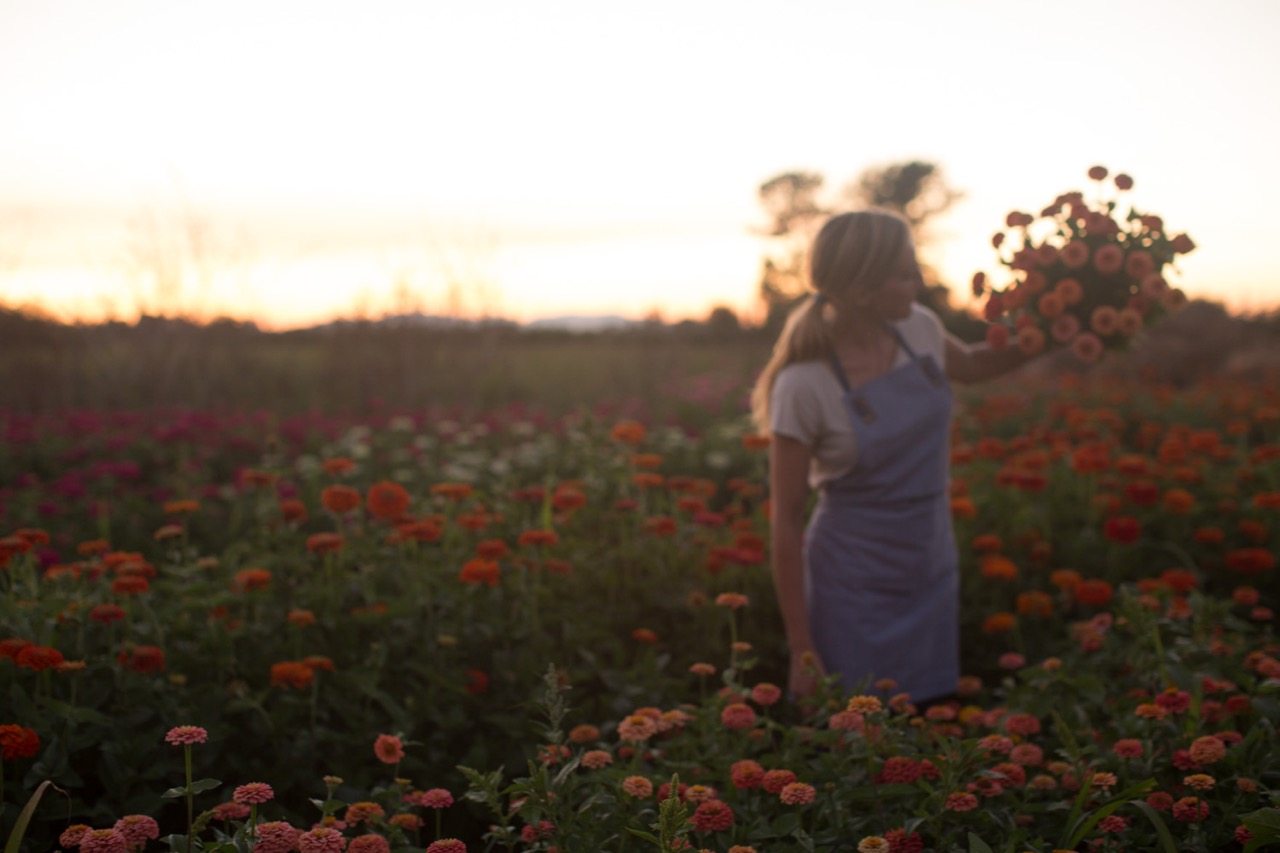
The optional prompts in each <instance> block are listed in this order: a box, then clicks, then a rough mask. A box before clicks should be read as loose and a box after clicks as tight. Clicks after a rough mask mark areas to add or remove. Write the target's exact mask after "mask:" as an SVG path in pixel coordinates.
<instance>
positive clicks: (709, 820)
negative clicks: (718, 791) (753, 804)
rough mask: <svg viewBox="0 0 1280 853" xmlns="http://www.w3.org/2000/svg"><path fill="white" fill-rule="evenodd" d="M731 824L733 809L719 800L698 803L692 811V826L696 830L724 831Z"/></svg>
mask: <svg viewBox="0 0 1280 853" xmlns="http://www.w3.org/2000/svg"><path fill="white" fill-rule="evenodd" d="M732 826H733V809H731V808H730V807H729V804H728V803H724V802H721V801H720V800H707V801H706V802H705V803H699V804H698V808H697V810H696V811H694V813H693V828H694V829H696V830H697V831H698V832H724V831H725V830H727V829H730V828H731V827H732Z"/></svg>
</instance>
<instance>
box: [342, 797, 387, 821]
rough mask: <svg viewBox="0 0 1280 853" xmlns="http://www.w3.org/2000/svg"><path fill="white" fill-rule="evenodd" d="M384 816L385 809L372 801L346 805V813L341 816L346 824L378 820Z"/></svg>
mask: <svg viewBox="0 0 1280 853" xmlns="http://www.w3.org/2000/svg"><path fill="white" fill-rule="evenodd" d="M384 816H386V811H385V810H384V809H383V808H382V806H380V805H378V804H377V803H374V802H369V801H364V802H359V803H352V804H351V805H349V806H347V811H346V814H344V815H343V816H342V820H343V821H344V822H345V823H347V824H348V825H354V824H357V823H366V822H369V821H375V820H380V819H381V818H383V817H384Z"/></svg>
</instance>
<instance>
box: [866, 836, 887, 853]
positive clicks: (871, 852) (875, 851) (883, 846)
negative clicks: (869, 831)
mask: <svg viewBox="0 0 1280 853" xmlns="http://www.w3.org/2000/svg"><path fill="white" fill-rule="evenodd" d="M891 850H892V848H891V847H890V846H889V841H888V839H886V838H883V837H882V836H879V835H867V836H864V837H863V839H862V840H861V841H859V842H858V853H890V851H891Z"/></svg>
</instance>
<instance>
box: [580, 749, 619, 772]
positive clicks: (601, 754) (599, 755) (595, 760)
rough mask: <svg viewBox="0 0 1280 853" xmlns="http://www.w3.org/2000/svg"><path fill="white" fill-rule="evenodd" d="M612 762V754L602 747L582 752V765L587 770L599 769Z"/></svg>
mask: <svg viewBox="0 0 1280 853" xmlns="http://www.w3.org/2000/svg"><path fill="white" fill-rule="evenodd" d="M612 763H613V756H612V755H610V754H609V753H607V752H605V751H604V750H603V749H591V750H587V751H586V752H584V753H583V754H582V766H583V767H585V768H587V769H588V770H600V769H602V768H604V767H608V766H609V765H610V764H612Z"/></svg>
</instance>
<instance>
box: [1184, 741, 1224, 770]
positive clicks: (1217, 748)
mask: <svg viewBox="0 0 1280 853" xmlns="http://www.w3.org/2000/svg"><path fill="white" fill-rule="evenodd" d="M1187 751H1188V752H1189V753H1190V755H1191V760H1192V761H1194V762H1195V763H1196V764H1214V763H1216V762H1218V761H1221V760H1222V759H1223V758H1224V757H1225V756H1226V754H1227V748H1226V747H1225V746H1223V744H1222V741H1220V740H1218V739H1217V738H1216V737H1214V736H1212V735H1205V736H1204V737H1198V738H1196V739H1195V740H1193V741H1192V742H1191V748H1190V749H1189V750H1187Z"/></svg>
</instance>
